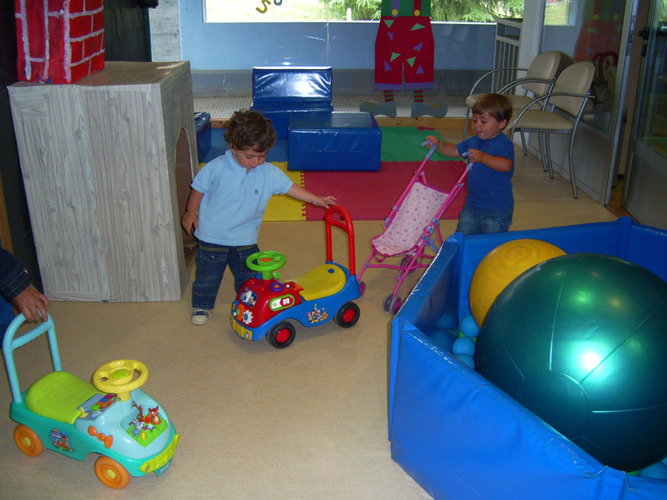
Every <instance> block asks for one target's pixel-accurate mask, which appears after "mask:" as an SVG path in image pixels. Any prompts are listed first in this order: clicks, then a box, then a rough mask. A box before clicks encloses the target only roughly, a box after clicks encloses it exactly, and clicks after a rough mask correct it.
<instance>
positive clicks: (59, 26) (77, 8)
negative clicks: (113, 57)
mask: <svg viewBox="0 0 667 500" xmlns="http://www.w3.org/2000/svg"><path fill="white" fill-rule="evenodd" d="M103 5H104V2H103V0H14V6H15V12H16V14H15V16H16V41H17V46H18V63H17V64H18V77H19V80H23V81H33V82H36V81H38V82H49V83H71V82H75V81H77V80H79V79H81V78H83V77H84V76H88V75H89V74H91V73H93V72H95V71H98V70H101V69H102V68H104V6H103Z"/></svg>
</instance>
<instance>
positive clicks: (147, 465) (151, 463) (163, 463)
mask: <svg viewBox="0 0 667 500" xmlns="http://www.w3.org/2000/svg"><path fill="white" fill-rule="evenodd" d="M180 440H181V435H180V434H177V433H174V436H173V438H172V439H171V442H170V443H169V444H168V445H167V447H166V448H165V449H164V450H162V452H161V453H159V454H158V455H156V456H155V457H153V458H151V459H150V460H148V461H146V462H144V463H143V464H142V465H141V467H140V469H141V471H142V472H143V473H145V474H148V473H149V472H155V474H156V475H157V476H159V475H160V474H162V473H163V472H164V471H166V470H167V469H168V468H169V465H171V458H172V457H173V456H174V452H175V451H176V446H178V443H179V442H180Z"/></svg>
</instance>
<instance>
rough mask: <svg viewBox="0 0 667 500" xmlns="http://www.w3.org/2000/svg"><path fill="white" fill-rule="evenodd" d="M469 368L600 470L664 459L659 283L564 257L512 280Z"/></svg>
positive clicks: (666, 415) (666, 286)
mask: <svg viewBox="0 0 667 500" xmlns="http://www.w3.org/2000/svg"><path fill="white" fill-rule="evenodd" d="M476 361H477V363H476V366H477V370H478V371H479V372H480V373H481V374H482V375H483V376H484V377H486V378H487V379H488V380H489V381H491V382H492V383H494V384H495V385H496V386H498V387H499V388H500V389H502V390H503V391H505V392H506V393H507V394H509V395H510V396H512V397H513V398H515V399H516V400H517V401H518V402H519V403H521V404H522V405H524V406H525V407H526V408H528V409H529V410H531V411H532V412H533V413H535V414H536V415H537V416H539V417H541V418H542V419H543V420H544V421H546V422H547V423H548V424H550V425H551V426H552V427H554V428H555V429H556V430H558V431H559V432H560V433H562V434H563V435H564V436H566V437H568V438H569V439H570V440H572V441H573V442H574V443H576V444H577V445H579V446H580V447H581V448H583V449H584V450H585V451H587V452H588V453H589V454H590V455H591V456H593V457H594V458H596V459H597V460H598V461H600V462H601V463H602V464H604V465H608V466H610V467H613V468H616V469H619V470H624V471H635V470H638V469H641V468H643V467H646V466H648V465H650V464H653V463H656V462H659V461H660V460H662V459H663V458H664V457H665V456H666V455H667V283H665V282H664V281H663V280H661V279H660V278H659V277H657V276H656V275H655V274H653V273H651V272H650V271H648V270H647V269H645V268H643V267H641V266H638V265H636V264H633V263H631V262H628V261H626V260H623V259H619V258H617V257H611V256H608V255H600V254H571V255H564V256H561V257H555V258H553V259H550V260H547V261H546V262H543V263H542V264H539V265H537V266H535V267H533V268H531V269H529V270H528V271H526V272H524V273H523V274H521V275H520V276H519V277H518V278H516V279H515V280H514V281H512V282H511V283H510V284H509V285H508V286H507V287H506V288H505V289H504V290H503V291H502V292H501V293H500V295H499V296H498V298H497V299H496V301H495V302H494V304H493V305H492V307H491V308H490V309H489V312H488V314H487V316H486V319H485V321H484V324H483V326H482V329H481V331H480V335H479V338H478V341H477V360H476Z"/></svg>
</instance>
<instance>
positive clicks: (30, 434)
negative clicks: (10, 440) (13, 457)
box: [14, 424, 44, 457]
mask: <svg viewBox="0 0 667 500" xmlns="http://www.w3.org/2000/svg"><path fill="white" fill-rule="evenodd" d="M14 441H15V442H16V446H18V448H19V450H21V451H22V452H23V453H25V454H26V455H28V456H29V457H36V456H38V455H40V454H41V453H42V452H43V451H44V444H43V443H42V440H41V439H40V438H39V436H38V435H37V433H36V432H35V431H33V430H32V429H31V428H30V427H28V426H25V425H23V424H21V425H17V426H16V429H14Z"/></svg>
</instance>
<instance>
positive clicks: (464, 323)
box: [461, 315, 479, 339]
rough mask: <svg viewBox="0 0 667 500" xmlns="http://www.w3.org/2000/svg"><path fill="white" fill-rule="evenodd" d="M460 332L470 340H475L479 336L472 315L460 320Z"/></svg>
mask: <svg viewBox="0 0 667 500" xmlns="http://www.w3.org/2000/svg"><path fill="white" fill-rule="evenodd" d="M461 331H462V332H463V334H464V335H465V336H466V337H470V338H471V339H474V338H477V336H478V335H479V327H478V326H477V323H475V318H473V317H472V315H469V316H466V317H465V318H463V319H462V320H461Z"/></svg>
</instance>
